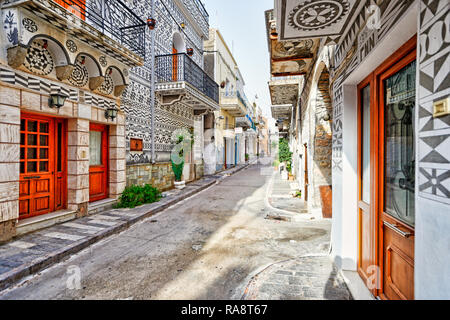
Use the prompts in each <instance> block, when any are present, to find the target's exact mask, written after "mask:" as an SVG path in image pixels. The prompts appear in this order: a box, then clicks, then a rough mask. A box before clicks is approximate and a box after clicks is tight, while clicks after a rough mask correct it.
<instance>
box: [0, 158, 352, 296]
mask: <svg viewBox="0 0 450 320" xmlns="http://www.w3.org/2000/svg"><path fill="white" fill-rule="evenodd" d="M268 168H269V169H270V170H273V169H272V167H263V166H262V165H253V166H250V167H249V168H248V169H246V170H243V171H241V172H239V173H237V174H235V175H233V176H231V177H228V178H227V179H225V180H223V181H222V182H220V183H219V184H218V185H214V186H212V187H210V188H209V189H206V190H205V191H203V192H201V193H199V194H197V195H195V196H194V197H192V198H190V199H188V200H185V201H183V202H181V203H179V204H177V205H175V206H173V207H170V208H169V209H167V210H165V211H163V212H161V213H159V214H157V215H156V216H153V217H151V218H149V219H147V220H144V221H143V222H140V223H138V224H136V225H134V226H132V227H131V228H130V229H128V230H126V231H124V232H122V233H121V234H117V235H114V236H112V237H110V238H107V239H105V240H103V241H101V242H99V243H97V244H95V245H93V246H92V247H89V248H88V249H85V250H84V251H82V252H80V253H79V254H77V255H75V256H73V257H71V258H69V259H68V260H66V261H64V262H62V263H60V264H58V265H55V266H53V267H51V268H49V269H47V270H44V271H43V272H41V273H38V274H37V275H35V276H33V277H30V278H28V279H26V280H25V281H23V282H22V283H21V284H19V285H17V286H15V287H12V288H10V289H8V290H6V291H4V292H3V293H2V294H1V296H0V299H130V300H131V299H133V300H134V299H136V300H140V299H183V300H184V299H241V298H242V297H243V295H244V292H245V291H246V287H247V286H248V285H249V283H250V280H251V279H252V277H253V276H254V275H255V274H257V273H259V272H261V271H263V270H265V269H266V268H267V267H270V268H272V269H273V268H274V266H275V267H276V265H277V264H276V263H279V262H282V261H292V262H291V263H296V261H297V260H295V259H296V258H298V257H301V256H304V255H317V254H319V255H320V254H322V255H326V254H327V253H328V250H329V239H330V227H331V226H330V225H331V223H330V221H329V220H320V221H315V220H311V221H308V220H306V219H305V220H304V221H301V222H285V221H278V220H274V219H267V218H266V216H267V215H268V213H269V209H268V208H266V207H265V199H266V197H267V196H268V195H267V189H268V186H269V182H270V180H271V179H273V177H275V175H274V176H268V175H267V172H268V171H267V169H268ZM262 169H263V170H262ZM269 172H270V171H269ZM262 173H266V174H265V175H264V174H262ZM274 192H275V191H274ZM231 200H232V201H231ZM105 214H107V213H105ZM323 261H325V265H326V266H327V267H330V266H331V265H332V264H331V261H330V260H329V259H328V257H327V258H326V259H325V260H323V257H322V258H320V259H319V260H317V262H314V261H312V262H311V261H309V262H308V263H309V265H310V267H311V266H313V267H314V263H319V264H323V263H324V262H323ZM311 263H312V264H311ZM274 264H275V265H274ZM74 266H75V267H78V268H79V270H80V271H81V288H80V289H78V290H77V289H76V288H75V289H68V286H67V282H68V277H69V276H70V274H71V273H70V271H69V270H72V269H71V268H74ZM270 268H269V269H270ZM303 269H304V271H307V270H308V268H303ZM313 269H314V270H315V271H318V268H316V267H314V268H313ZM284 272H286V271H284ZM275 273H277V272H275ZM278 273H279V274H280V275H283V272H278ZM288 274H289V273H288ZM268 276H270V274H266V275H265V276H264V277H263V278H265V280H264V281H269V282H270V279H269V280H267V277H268ZM324 277H326V279H328V277H329V275H326V274H325V275H324ZM311 279H314V277H309V280H310V281H311ZM254 280H255V279H253V281H252V286H250V289H251V288H253V287H255V281H254ZM274 281H275V283H274V285H272V286H269V287H271V288H273V290H275V289H276V281H279V279H278V280H274ZM289 284H290V282H288V283H287V285H286V286H285V287H284V288H285V289H286V290H289ZM297 285H299V283H297ZM304 285H306V283H304ZM309 285H310V286H314V284H311V283H309ZM263 286H264V285H263ZM266 287H267V286H266ZM316 289H317V288H316ZM247 291H248V290H247ZM324 291H325V288H320V290H319V291H317V290H316V291H314V292H316V293H318V294H319V295H320V294H321V293H322V294H323V296H322V297H320V296H319V297H317V296H315V297H314V298H318V299H321V298H326V292H324ZM339 292H344V291H342V290H341V291H339ZM344 293H345V292H344ZM262 294H263V296H258V298H261V297H263V298H267V299H271V298H275V299H277V298H283V297H284V298H286V297H287V298H289V297H288V296H283V294H282V293H280V292H273V296H272V295H271V294H270V292H266V293H262ZM253 295H254V294H253ZM280 295H281V296H280ZM308 297H310V298H313V296H308V295H305V298H308ZM245 298H248V299H252V296H251V295H249V294H248V292H247V294H246V296H245ZM253 298H254V297H253ZM334 298H336V297H334Z"/></svg>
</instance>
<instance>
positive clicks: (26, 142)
mask: <svg viewBox="0 0 450 320" xmlns="http://www.w3.org/2000/svg"><path fill="white" fill-rule="evenodd" d="M54 125H55V120H53V119H52V118H47V117H40V116H35V115H28V114H22V116H21V124H20V181H19V219H25V218H30V217H33V216H38V215H42V214H46V213H49V212H52V211H54V210H55V208H58V209H59V208H62V207H63V206H64V205H65V201H64V198H62V199H61V201H59V202H58V204H59V206H56V204H55V157H57V156H58V154H55V152H54V151H55V150H54V144H55V127H54ZM61 138H62V137H61ZM60 151H61V154H62V153H65V150H64V148H63V147H62V146H61V149H60ZM61 163H62V162H61ZM61 168H63V167H61ZM60 173H61V183H62V185H61V186H62V189H61V191H62V192H64V193H65V191H64V190H63V187H64V179H65V170H64V171H61V172H60Z"/></svg>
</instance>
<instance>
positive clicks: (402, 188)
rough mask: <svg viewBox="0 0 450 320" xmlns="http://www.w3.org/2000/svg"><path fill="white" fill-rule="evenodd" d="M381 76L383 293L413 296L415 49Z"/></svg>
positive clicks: (392, 297)
mask: <svg viewBox="0 0 450 320" xmlns="http://www.w3.org/2000/svg"><path fill="white" fill-rule="evenodd" d="M412 47H413V48H414V49H413V50H412V51H411V52H409V53H408V54H407V55H406V56H404V57H403V58H402V59H401V60H400V61H397V62H396V63H395V64H394V65H392V66H391V67H390V68H389V69H388V70H387V71H385V72H384V73H383V74H381V75H380V77H379V90H380V91H379V97H380V98H379V101H380V104H379V105H380V107H379V111H380V117H379V119H380V140H379V163H380V166H379V169H380V174H379V178H380V183H379V185H380V201H379V217H380V218H379V225H378V227H379V232H380V240H379V250H380V256H381V257H382V260H381V261H380V262H381V263H382V265H381V266H382V270H383V272H382V278H383V281H382V284H383V286H382V290H380V293H379V294H380V296H381V298H385V299H390V300H412V299H414V241H415V237H414V225H415V158H416V156H415V130H414V128H415V119H416V117H415V108H416V105H415V104H416V86H415V85H416V83H415V81H416V62H415V60H416V49H415V41H414V42H412Z"/></svg>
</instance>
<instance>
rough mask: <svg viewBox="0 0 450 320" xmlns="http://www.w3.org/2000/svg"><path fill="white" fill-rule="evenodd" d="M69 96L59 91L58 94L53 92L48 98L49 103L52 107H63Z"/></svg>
mask: <svg viewBox="0 0 450 320" xmlns="http://www.w3.org/2000/svg"><path fill="white" fill-rule="evenodd" d="M67 98H68V96H66V95H65V94H63V93H61V92H60V93H57V94H51V95H50V98H49V100H48V105H49V107H50V108H57V109H59V108H61V107H62V106H64V103H65V102H66V99H67Z"/></svg>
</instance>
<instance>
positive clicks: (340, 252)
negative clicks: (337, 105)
mask: <svg viewBox="0 0 450 320" xmlns="http://www.w3.org/2000/svg"><path fill="white" fill-rule="evenodd" d="M343 101H344V103H343V105H344V106H343V115H342V125H343V128H344V130H343V150H342V172H340V171H339V170H333V222H332V255H333V258H334V260H335V263H336V265H337V266H338V268H341V269H343V270H353V271H355V270H356V262H357V250H358V245H357V244H358V229H357V225H358V216H357V212H358V211H357V200H358V198H357V197H358V193H357V189H358V186H357V168H358V161H357V152H356V150H358V139H357V138H358V134H357V128H358V119H357V114H358V113H357V105H358V103H357V88H356V86H354V85H344V90H343Z"/></svg>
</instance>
